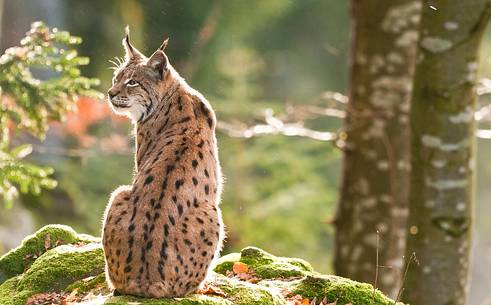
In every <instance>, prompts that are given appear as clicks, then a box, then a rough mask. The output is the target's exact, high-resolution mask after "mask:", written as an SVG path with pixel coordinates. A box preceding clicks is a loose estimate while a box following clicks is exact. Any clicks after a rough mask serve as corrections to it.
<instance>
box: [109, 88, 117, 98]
mask: <svg viewBox="0 0 491 305" xmlns="http://www.w3.org/2000/svg"><path fill="white" fill-rule="evenodd" d="M107 95H108V96H109V99H112V98H113V97H115V96H116V95H118V92H116V90H114V89H109V91H107Z"/></svg>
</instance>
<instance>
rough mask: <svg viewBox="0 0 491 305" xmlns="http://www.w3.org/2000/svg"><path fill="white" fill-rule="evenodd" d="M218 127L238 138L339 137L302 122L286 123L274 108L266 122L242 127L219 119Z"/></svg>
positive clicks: (322, 139) (330, 139)
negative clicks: (276, 114)
mask: <svg viewBox="0 0 491 305" xmlns="http://www.w3.org/2000/svg"><path fill="white" fill-rule="evenodd" d="M217 127H218V129H219V130H221V131H222V132H224V133H225V134H227V135H229V136H231V137H236V138H251V137H254V136H258V135H277V134H281V135H285V136H290V137H291V136H300V137H306V138H310V139H314V140H318V141H325V142H333V141H336V140H337V139H338V134H337V133H335V132H328V131H317V130H313V129H310V128H306V127H304V126H303V123H302V122H295V123H286V122H284V121H282V120H281V119H279V118H278V117H275V116H274V112H273V110H272V109H266V110H265V112H264V124H257V125H254V126H250V127H246V128H240V127H238V126H236V125H233V124H230V123H226V122H223V121H219V122H218V125H217Z"/></svg>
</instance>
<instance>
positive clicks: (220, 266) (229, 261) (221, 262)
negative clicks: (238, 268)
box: [213, 253, 240, 274]
mask: <svg viewBox="0 0 491 305" xmlns="http://www.w3.org/2000/svg"><path fill="white" fill-rule="evenodd" d="M239 260H240V253H230V254H227V255H224V256H222V257H220V258H219V259H218V260H217V261H216V263H215V268H214V269H213V270H215V272H218V273H220V274H225V273H226V272H227V271H229V270H232V267H233V266H234V263H235V262H238V261H239Z"/></svg>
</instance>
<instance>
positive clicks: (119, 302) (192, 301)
mask: <svg viewBox="0 0 491 305" xmlns="http://www.w3.org/2000/svg"><path fill="white" fill-rule="evenodd" d="M128 304H138V305H170V304H172V305H232V304H234V303H232V302H230V301H228V300H225V299H223V298H220V297H212V296H206V295H192V296H189V297H186V298H182V299H154V300H151V299H143V298H137V297H130V296H119V297H111V298H109V299H107V300H106V302H104V305H128Z"/></svg>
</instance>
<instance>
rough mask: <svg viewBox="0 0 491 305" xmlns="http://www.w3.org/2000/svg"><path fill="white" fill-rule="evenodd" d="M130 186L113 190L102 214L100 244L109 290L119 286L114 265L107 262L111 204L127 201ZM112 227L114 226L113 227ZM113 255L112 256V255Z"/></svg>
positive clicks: (111, 237)
mask: <svg viewBox="0 0 491 305" xmlns="http://www.w3.org/2000/svg"><path fill="white" fill-rule="evenodd" d="M130 192H131V186H129V185H122V186H120V187H118V188H117V189H116V190H114V191H113V192H112V194H111V197H110V199H109V203H108V204H107V206H106V211H105V212H104V219H103V222H102V244H103V249H104V258H105V261H106V264H105V274H106V282H107V284H108V286H109V288H110V289H117V288H118V286H120V285H121V280H122V279H121V278H119V276H116V275H117V274H118V272H117V270H116V268H115V265H114V264H109V263H108V262H109V260H110V259H111V245H112V244H113V243H114V237H115V236H114V234H113V233H111V231H114V229H115V228H114V227H111V226H112V224H111V219H112V218H113V215H112V214H114V213H115V211H114V207H113V204H115V203H117V202H120V201H122V200H127V199H125V198H128V197H129V196H130ZM113 226H114V225H113ZM112 255H114V254H112Z"/></svg>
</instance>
